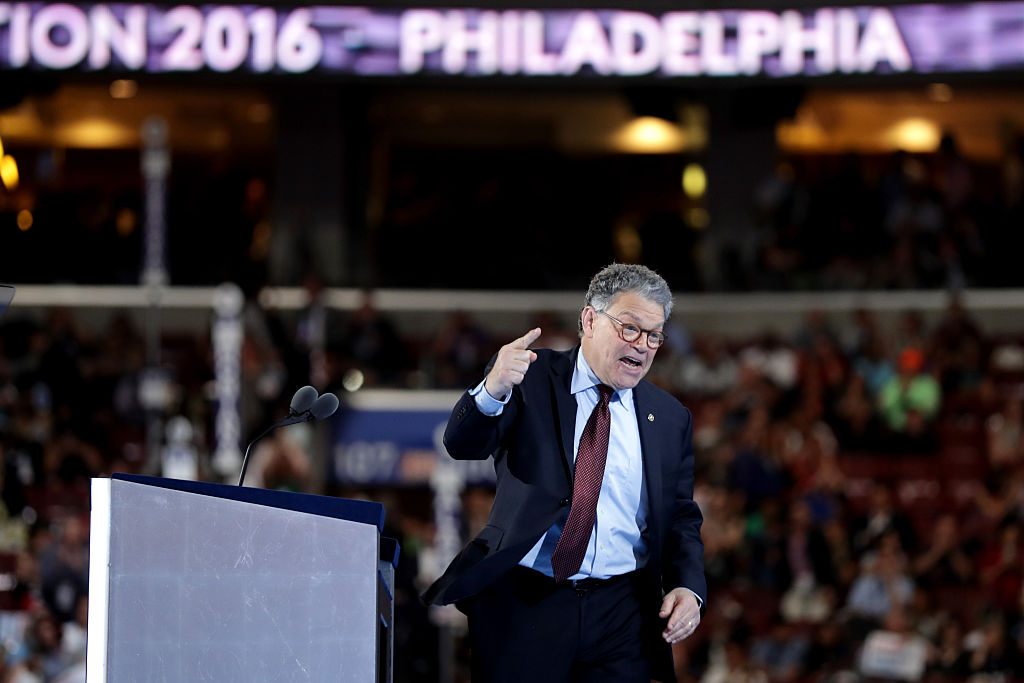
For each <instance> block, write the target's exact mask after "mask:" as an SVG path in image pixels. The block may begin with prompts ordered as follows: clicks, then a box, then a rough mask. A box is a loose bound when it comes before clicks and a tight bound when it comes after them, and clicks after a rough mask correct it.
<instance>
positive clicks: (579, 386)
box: [569, 346, 633, 413]
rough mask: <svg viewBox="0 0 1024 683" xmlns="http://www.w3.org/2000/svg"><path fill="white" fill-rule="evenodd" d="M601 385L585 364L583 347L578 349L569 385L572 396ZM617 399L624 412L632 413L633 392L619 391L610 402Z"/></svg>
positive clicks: (588, 364)
mask: <svg viewBox="0 0 1024 683" xmlns="http://www.w3.org/2000/svg"><path fill="white" fill-rule="evenodd" d="M598 384H601V380H600V379H598V377H597V375H595V374H594V371H593V370H591V369H590V363H588V362H587V359H586V357H585V356H584V355H583V347H582V346H581V347H580V350H579V353H577V354H576V368H575V369H574V370H573V373H572V382H571V383H570V384H569V391H571V392H572V395H573V396H575V395H576V394H578V393H580V392H581V391H586V390H587V389H590V388H592V387H596V386H597V385H598ZM616 397H618V399H619V403H621V404H622V405H623V406H624V407H625V408H626V410H628V411H629V412H630V413H632V412H633V390H632V389H620V390H618V391H615V392H614V393H613V394H612V400H615V398H616Z"/></svg>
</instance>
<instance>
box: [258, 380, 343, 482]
mask: <svg viewBox="0 0 1024 683" xmlns="http://www.w3.org/2000/svg"><path fill="white" fill-rule="evenodd" d="M338 403H339V402H338V397H337V396H335V395H334V394H324V395H323V396H319V395H318V392H317V390H316V389H314V388H313V387H311V386H304V387H302V388H301V389H299V390H298V391H296V392H295V395H294V396H292V400H291V403H290V404H289V406H288V416H287V417H285V418H284V419H282V420H278V421H277V422H275V423H274V424H272V425H270V426H269V427H267V429H266V430H265V431H264V432H263V433H262V434H260V435H259V436H257V437H256V438H255V439H253V440H252V441H251V442H250V443H249V445H248V446H247V447H246V449H245V457H243V458H242V471H241V473H239V475H238V485H239V486H241V485H242V484H243V483H244V482H245V470H246V469H247V468H248V467H249V455H250V454H251V453H252V447H253V446H255V445H256V442H257V441H259V440H260V439H262V438H263V437H265V436H266V435H267V434H269V433H270V432H272V431H274V430H275V429H277V428H278V427H283V426H285V425H293V424H296V423H298V422H314V421H316V420H322V419H324V418H326V417H330V416H331V415H333V414H334V411H336V410H337V409H338Z"/></svg>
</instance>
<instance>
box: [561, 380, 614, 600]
mask: <svg viewBox="0 0 1024 683" xmlns="http://www.w3.org/2000/svg"><path fill="white" fill-rule="evenodd" d="M597 390H598V391H600V392H601V398H599V399H598V401H597V405H596V406H594V412H592V413H590V418H589V419H588V420H587V425H586V426H585V427H584V428H583V434H582V435H580V449H579V451H578V452H577V453H576V473H575V474H574V475H573V482H572V507H571V508H569V519H568V520H566V522H565V528H563V529H562V535H561V536H559V537H558V544H557V545H555V552H553V553H552V554H551V569H552V571H553V572H554V575H555V581H564V580H565V579H567V578H569V577H570V576H572V575H573V574H575V573H576V572H578V571H579V570H580V564H582V562H583V556H584V555H586V553H587V544H588V543H590V532H591V530H592V529H593V528H594V520H596V519H597V499H598V496H600V495H601V480H602V479H604V462H605V460H606V459H607V458H608V431H609V430H610V429H611V425H612V416H611V413H610V412H609V410H608V401H609V399H611V397H612V394H613V393H614V390H613V389H612V388H611V387H609V386H605V385H604V384H598V385H597Z"/></svg>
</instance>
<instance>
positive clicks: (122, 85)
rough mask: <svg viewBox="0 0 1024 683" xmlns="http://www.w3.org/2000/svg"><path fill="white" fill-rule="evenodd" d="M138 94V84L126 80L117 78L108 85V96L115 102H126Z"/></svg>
mask: <svg viewBox="0 0 1024 683" xmlns="http://www.w3.org/2000/svg"><path fill="white" fill-rule="evenodd" d="M138 92H139V84H138V83H136V82H135V81H133V80H131V79H127V78H119V79H118V80H116V81H114V82H113V83H111V84H110V96H111V97H113V98H114V99H115V100H128V99H131V98H133V97H135V95H136V94H138Z"/></svg>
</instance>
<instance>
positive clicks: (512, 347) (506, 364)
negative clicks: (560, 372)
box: [484, 327, 540, 401]
mask: <svg viewBox="0 0 1024 683" xmlns="http://www.w3.org/2000/svg"><path fill="white" fill-rule="evenodd" d="M539 336H540V328H539V327H535V328H533V329H532V330H530V331H529V332H527V333H526V334H524V335H523V336H522V337H520V338H519V339H516V340H515V341H512V342H509V343H508V344H505V345H504V346H502V347H501V350H499V351H498V357H497V358H496V359H495V361H494V367H493V368H491V371H490V373H488V375H487V380H486V381H485V382H484V389H486V390H487V393H488V394H490V395H491V396H492V397H494V398H496V399H498V400H499V401H500V400H504V398H505V397H506V396H508V393H509V392H510V391H512V387H514V386H515V385H517V384H519V383H520V382H522V381H523V378H524V377H525V376H526V371H527V370H529V369H530V363H532V362H533V361H535V360H537V354H536V353H534V352H533V351H530V349H529V348H528V347H529V346H530V344H532V343H533V342H535V341H537V337H539Z"/></svg>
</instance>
